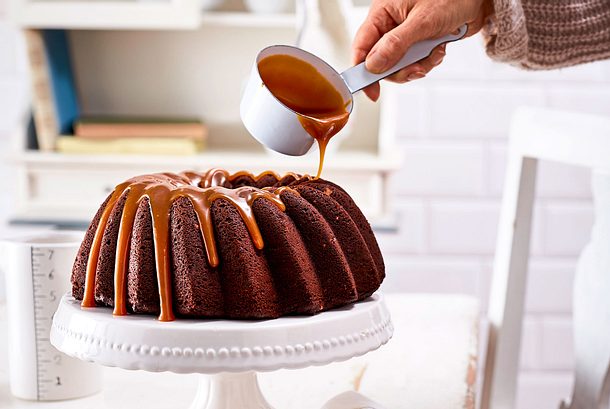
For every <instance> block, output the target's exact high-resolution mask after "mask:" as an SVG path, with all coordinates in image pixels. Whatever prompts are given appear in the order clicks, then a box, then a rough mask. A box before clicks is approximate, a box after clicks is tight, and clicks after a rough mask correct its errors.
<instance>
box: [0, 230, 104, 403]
mask: <svg viewBox="0 0 610 409" xmlns="http://www.w3.org/2000/svg"><path fill="white" fill-rule="evenodd" d="M82 238H83V233H80V232H46V233H44V234H41V235H35V236H27V237H20V238H15V239H10V240H4V241H2V242H0V263H1V264H0V267H1V268H2V270H3V271H4V274H5V276H6V306H7V316H8V343H9V345H8V347H9V380H10V387H11V393H12V394H13V395H14V396H16V397H18V398H21V399H28V400H37V401H51V400H64V399H73V398H78V397H82V396H87V395H91V394H93V393H96V392H98V391H99V390H100V389H101V386H102V378H101V375H102V372H101V368H100V367H99V366H96V365H94V364H91V363H87V362H84V361H81V360H78V359H74V358H70V357H68V356H67V355H64V354H62V353H61V352H59V351H58V350H57V349H55V347H53V346H52V345H51V343H50V342H49V334H50V332H51V322H52V318H53V314H54V313H55V310H56V309H57V306H58V305H59V301H60V299H61V297H62V296H63V295H64V294H65V293H66V292H68V291H69V290H70V275H71V272H72V264H73V263H74V259H75V257H76V253H77V251H78V249H79V246H80V243H81V241H82Z"/></svg>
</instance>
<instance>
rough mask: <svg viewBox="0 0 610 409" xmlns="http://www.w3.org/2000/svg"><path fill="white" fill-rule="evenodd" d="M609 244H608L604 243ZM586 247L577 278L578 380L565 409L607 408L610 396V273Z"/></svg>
mask: <svg viewBox="0 0 610 409" xmlns="http://www.w3.org/2000/svg"><path fill="white" fill-rule="evenodd" d="M604 244H607V243H604ZM597 251H598V249H596V248H595V247H592V246H587V248H585V250H584V251H583V253H582V256H581V260H580V263H579V267H578V271H577V272H576V277H575V279H574V308H573V309H574V311H573V322H574V324H573V326H574V352H575V361H576V364H575V378H574V388H573V391H572V398H571V400H570V402H569V404H568V403H567V402H564V406H563V407H564V408H565V409H608V399H609V396H608V395H609V394H610V296H609V294H610V271H604V268H603V267H602V265H603V263H600V261H599V257H598V254H596V252H597Z"/></svg>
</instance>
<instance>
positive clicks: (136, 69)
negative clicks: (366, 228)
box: [9, 0, 400, 227]
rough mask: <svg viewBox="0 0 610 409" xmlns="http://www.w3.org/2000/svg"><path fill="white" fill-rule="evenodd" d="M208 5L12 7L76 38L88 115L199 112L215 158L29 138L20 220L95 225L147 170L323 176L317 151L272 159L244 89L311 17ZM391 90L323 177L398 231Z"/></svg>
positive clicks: (360, 99)
mask: <svg viewBox="0 0 610 409" xmlns="http://www.w3.org/2000/svg"><path fill="white" fill-rule="evenodd" d="M337 1H339V2H341V4H342V7H343V10H347V12H348V13H353V16H360V17H353V18H352V20H351V21H350V22H351V24H350V26H351V27H357V26H358V22H357V21H356V20H357V19H358V18H362V15H363V13H362V10H361V9H358V8H352V7H351V0H337ZM199 7H200V1H197V0H146V1H144V0H112V1H106V0H12V3H11V9H10V13H11V16H12V19H13V21H14V22H15V23H16V24H17V25H18V26H20V27H22V28H23V29H28V28H38V29H44V28H63V29H66V30H68V33H69V41H70V46H71V52H72V58H73V68H74V71H75V80H76V84H77V88H78V94H79V100H80V104H81V109H82V111H83V113H84V114H115V115H116V114H122V115H155V116H163V115H169V116H190V117H199V118H202V119H203V120H204V122H205V123H206V124H207V125H208V127H209V141H208V148H207V150H206V151H205V152H204V153H202V154H200V155H196V156H174V157H171V156H163V157H157V156H128V155H124V156H116V155H115V156H106V155H87V156H83V155H62V154H59V153H42V152H38V151H28V150H26V148H25V133H24V132H18V133H17V134H16V136H15V143H14V144H13V145H14V146H15V149H14V150H13V152H11V153H10V155H9V156H10V160H11V163H12V164H13V165H14V166H15V170H16V174H17V181H18V186H17V197H16V200H15V210H16V213H15V215H14V219H16V220H20V221H26V222H27V221H34V222H39V221H44V222H54V221H55V222H62V223H85V222H87V221H88V220H90V218H91V217H92V215H93V213H94V212H95V210H96V209H97V206H98V205H99V204H100V203H101V201H102V200H103V199H104V197H105V196H106V195H107V194H108V192H109V191H110V189H112V187H113V186H114V185H116V184H117V183H119V182H121V181H122V180H124V179H126V178H128V177H131V176H133V175H136V174H141V173H149V172H158V171H180V170H186V169H194V170H204V169H208V168H210V167H222V168H227V169H229V170H235V171H237V170H242V169H246V170H250V171H253V172H259V171H263V170H266V169H273V170H275V171H277V172H278V173H281V172H285V171H298V172H304V173H310V174H311V173H315V170H316V165H317V153H314V154H312V155H309V156H307V157H300V158H294V157H285V156H280V155H277V154H272V153H268V152H266V151H265V150H264V149H263V148H262V147H261V146H260V145H258V143H256V142H255V141H254V139H252V138H251V137H250V136H249V135H248V133H247V132H246V130H245V129H244V128H243V126H242V124H241V121H240V119H239V100H240V95H241V91H242V88H243V83H244V80H245V79H246V78H247V74H248V73H249V70H250V68H251V65H252V63H253V61H254V58H255V56H256V54H257V52H258V51H259V50H260V49H262V48H263V47H265V46H268V45H271V44H294V42H295V39H296V36H297V32H298V27H297V25H298V23H299V21H301V19H300V16H299V15H297V14H295V13H290V14H275V15H257V14H252V13H249V12H247V11H246V10H245V9H244V8H243V4H242V3H241V0H225V5H224V6H223V7H222V9H221V10H218V11H207V12H203V11H201V10H200V9H199ZM336 68H338V69H339V70H342V69H344V68H346V67H336ZM385 94H386V95H384V98H385V100H382V102H381V103H377V104H374V103H371V102H370V101H368V100H366V98H365V97H364V96H362V95H358V96H357V98H356V110H355V112H354V115H353V117H352V119H351V120H350V124H349V130H347V131H346V132H345V133H346V135H345V136H344V137H343V138H342V139H343V141H342V142H341V144H340V146H339V148H338V150H337V151H336V152H332V150H333V146H332V145H333V142H331V144H330V145H331V146H330V148H331V152H330V153H329V154H328V155H327V161H326V165H325V171H324V175H323V176H324V177H325V178H327V179H330V180H333V181H336V182H337V183H340V184H342V185H343V186H344V187H345V188H346V190H348V191H349V192H350V193H351V194H352V196H354V199H355V200H356V201H357V203H358V204H359V205H360V206H361V207H362V209H363V211H364V212H365V213H366V215H367V216H368V217H369V218H370V220H371V221H372V222H373V223H374V224H377V225H383V226H384V227H388V223H390V224H391V220H392V219H393V217H392V216H393V213H392V206H391V201H390V195H389V194H388V191H387V185H388V177H389V174H390V173H391V172H392V171H393V170H394V169H396V168H398V166H399V165H400V155H399V154H398V153H397V152H396V147H395V142H394V134H395V132H394V129H393V126H392V125H393V124H394V123H395V122H396V121H395V115H396V113H395V112H394V111H393V110H392V109H386V108H389V107H391V106H392V104H391V103H388V102H390V101H391V99H392V95H391V92H386V93H385ZM384 101H385V102H384ZM386 103H387V105H385V104H386ZM336 145H338V143H337V144H336Z"/></svg>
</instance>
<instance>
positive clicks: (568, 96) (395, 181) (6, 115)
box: [0, 0, 610, 409]
mask: <svg viewBox="0 0 610 409" xmlns="http://www.w3.org/2000/svg"><path fill="white" fill-rule="evenodd" d="M53 3H54V2H53V1H51V0H48V1H42V0H40V1H27V0H14V1H13V2H12V4H11V9H10V11H11V13H9V2H8V0H0V192H1V194H0V223H1V224H0V226H2V227H0V229H3V230H4V233H7V232H10V231H12V230H15V229H21V228H24V227H26V228H27V226H32V224H35V225H38V226H39V225H44V226H47V225H61V226H64V227H65V226H68V227H71V228H74V227H76V228H82V227H85V223H86V222H87V221H88V219H89V218H90V217H91V216H92V215H93V212H94V211H95V209H96V208H97V206H98V205H99V203H101V201H102V200H103V197H104V196H105V195H106V194H107V193H108V191H109V190H110V189H111V188H112V187H113V186H114V185H115V184H116V183H118V182H120V181H121V180H123V179H125V178H126V177H129V176H131V175H133V174H135V173H144V172H149V171H165V170H182V169H185V168H191V169H207V168H209V167H212V166H220V167H226V168H229V169H231V170H239V169H249V170H253V171H262V170H264V169H267V168H273V169H275V170H277V171H280V172H281V171H288V170H297V171H302V172H308V173H312V172H314V171H315V166H316V164H317V163H316V161H317V153H315V152H314V153H312V154H311V155H309V156H308V157H306V158H285V157H279V156H277V155H273V154H271V153H269V152H266V151H264V150H263V149H262V148H261V147H260V146H258V145H257V143H256V142H254V141H253V140H252V139H251V138H250V137H249V136H248V135H247V133H246V131H245V130H244V129H242V128H241V125H240V122H239V115H238V112H239V111H238V106H239V95H240V91H241V89H242V86H243V81H244V78H246V76H247V74H248V72H249V70H250V67H251V65H252V62H253V61H254V58H255V56H256V53H257V51H258V50H259V49H261V48H263V47H264V46H266V45H271V44H278V43H286V44H295V43H297V42H298V44H299V45H301V46H302V47H304V48H306V49H309V50H310V51H312V52H314V53H316V54H319V55H321V56H323V57H324V58H325V59H327V60H328V61H329V62H330V63H331V64H333V65H334V66H335V67H336V68H337V69H338V70H342V69H345V68H347V67H348V66H349V45H350V41H351V37H352V36H353V33H354V30H356V29H357V27H358V25H359V23H360V21H361V19H362V18H363V16H364V14H365V13H366V6H367V2H366V1H362V2H355V3H354V4H352V3H353V2H351V1H350V2H346V1H334V0H333V1H328V2H326V1H320V2H318V1H309V0H307V1H305V2H302V3H299V4H298V5H296V6H295V4H294V2H292V1H284V2H282V1H277V2H268V3H267V2H263V1H258V2H257V1H256V0H253V1H246V2H245V3H242V2H241V1H237V0H227V1H225V2H223V1H205V2H204V3H205V4H203V5H202V4H201V2H200V1H181V2H163V1H161V0H159V1H155V0H149V1H128V0H124V1H118V2H113V3H112V4H113V6H110V5H108V6H105V2H104V1H103V0H100V1H89V2H86V1H85V2H79V1H76V0H75V1H73V2H61V3H59V2H58V3H57V4H53ZM165 3H168V4H169V5H168V4H165ZM108 4H111V3H108ZM172 4H173V5H172ZM96 7H97V8H96ZM122 7H124V8H122ZM202 7H204V8H206V9H207V10H206V11H204V12H203V13H200V12H198V11H197V10H199V9H200V8H202ZM257 7H258V9H257ZM261 7H262V8H265V7H271V8H274V7H275V9H273V10H262V11H261V10H260V8H261ZM303 10H305V13H303ZM304 14H305V15H307V18H306V19H303V18H302V16H303V15H304ZM41 29H57V30H56V31H53V32H52V34H54V36H52V37H49V36H45V35H44V33H45V31H47V32H48V30H41ZM301 29H302V30H301ZM26 31H27V32H26ZM299 32H301V36H300V38H297V37H298V33H299ZM41 33H42V35H41ZM49 38H51V40H49ZM45 41H46V43H45ZM49 41H51V44H55V46H57V47H59V49H60V54H61V50H64V51H68V54H66V56H67V58H68V60H69V66H70V67H71V69H72V71H71V73H70V74H71V75H69V76H68V79H69V80H70V81H71V84H72V85H70V84H69V85H68V87H67V88H66V90H67V92H70V90H72V92H74V93H75V94H76V95H77V103H78V105H77V107H76V108H74V107H72V110H73V111H70V107H67V108H66V107H61V110H64V112H60V113H59V114H60V116H61V115H64V114H66V111H65V110H67V112H68V113H67V115H76V117H75V118H74V119H75V120H79V119H81V118H83V119H85V120H84V124H85V125H87V123H86V120H87V119H88V118H92V117H93V118H96V117H98V116H100V115H102V116H104V118H105V120H104V121H109V123H110V125H111V126H110V128H109V129H110V131H109V134H108V138H106V139H104V138H102V140H94V141H92V140H91V139H87V136H86V127H85V128H83V129H82V132H81V133H82V134H81V135H78V133H79V132H78V130H77V129H76V127H72V126H69V127H68V128H69V129H62V128H61V124H50V125H49V123H45V122H44V121H45V119H44V118H37V117H36V114H34V116H33V115H32V105H33V104H34V105H35V106H37V107H41V106H42V107H43V108H44V106H45V104H52V103H53V101H52V100H49V96H48V95H47V100H45V92H46V91H45V90H44V81H43V80H44V78H43V79H41V77H40V76H41V75H42V76H44V75H45V66H44V65H42V66H41V65H40V64H41V62H40V61H38V62H37V61H36V60H35V58H34V59H32V58H30V59H29V60H28V58H27V56H28V52H29V53H30V56H32V55H35V53H36V47H37V46H42V47H44V45H45V44H47V45H48V44H49ZM62 47H64V48H62ZM28 50H29V51H28ZM39 51H40V50H39ZM32 53H34V54H32ZM46 63H47V64H49V65H50V66H54V64H58V65H59V66H60V67H61V66H62V64H65V63H66V61H65V60H64V61H46ZM50 75H53V71H51V74H50ZM47 81H48V78H47ZM51 81H53V78H51ZM41 84H42V85H41ZM382 95H383V98H382V100H381V101H380V102H379V103H378V104H372V103H370V102H368V101H365V100H364V99H363V98H359V99H358V100H357V101H356V105H357V110H356V111H355V113H354V118H353V121H351V123H350V126H348V129H346V130H345V131H344V132H342V135H341V136H339V137H337V140H336V141H334V140H333V141H332V142H331V145H333V144H334V145H335V146H333V147H332V149H331V152H330V153H329V155H328V159H327V167H326V170H325V174H324V177H326V178H328V179H331V180H336V181H338V182H339V183H341V184H343V185H344V186H345V187H346V188H347V190H348V191H350V193H353V195H354V196H355V199H356V201H357V202H358V203H359V204H360V205H362V207H363V209H364V210H365V212H366V213H367V216H368V217H369V218H370V220H371V221H372V223H373V225H374V227H375V229H376V230H377V232H378V234H377V237H378V238H379V240H380V244H381V247H382V251H383V253H384V256H385V260H386V264H387V266H388V268H387V270H388V275H387V279H386V282H385V283H384V289H385V291H387V292H443V293H466V294H471V295H474V296H476V297H478V298H479V299H480V301H481V303H482V308H483V310H485V308H486V303H487V296H488V287H489V277H490V273H491V268H492V260H493V252H494V249H495V241H496V225H497V221H498V216H499V207H500V198H501V194H502V188H503V177H504V168H505V154H506V137H507V134H508V129H509V128H508V127H509V122H510V118H511V115H512V113H513V112H514V111H515V109H516V108H517V107H519V106H524V105H528V106H547V107H556V108H563V109H567V110H571V111H579V112H590V113H597V114H601V115H610V62H602V63H593V64H587V65H583V66H579V67H575V68H570V69H564V70H558V71H552V72H525V71H520V70H518V69H515V68H513V67H509V66H505V65H500V64H496V63H493V62H492V61H491V60H489V59H488V58H487V57H486V55H485V52H484V49H483V40H482V38H480V36H475V37H473V38H469V39H466V40H463V41H460V42H458V43H455V44H451V45H449V46H448V47H447V56H446V58H445V61H444V63H443V64H442V65H441V66H440V67H438V68H437V69H435V70H434V71H433V72H432V73H431V74H429V76H428V77H427V78H425V79H422V80H418V81H415V82H413V83H409V84H405V85H402V86H390V85H389V84H384V85H383V91H382ZM36 104H38V105H36ZM51 108H53V106H51ZM74 109H76V111H74ZM58 111H60V109H58ZM56 114H57V112H56ZM124 115H128V116H131V117H138V118H140V117H142V116H144V117H147V118H149V117H150V118H155V120H157V122H158V121H159V118H161V119H160V121H167V122H170V123H178V124H182V125H184V124H186V123H187V122H189V121H191V122H192V121H195V123H196V124H197V125H198V126H200V128H197V129H198V131H197V132H198V133H197V132H196V133H197V135H196V136H193V137H192V138H191V139H189V138H183V139H180V142H179V143H175V141H159V140H156V139H155V140H154V141H152V142H151V143H150V144H147V145H148V146H147V147H146V148H143V147H142V144H141V143H140V144H139V143H134V142H133V141H131V140H127V141H122V142H118V143H117V139H120V138H117V135H113V134H112V132H113V128H112V125H120V121H119V120H118V117H119V116H124ZM56 120H57V118H56ZM92 121H93V120H92ZM59 122H61V121H59ZM28 124H30V126H28ZM31 124H34V125H35V128H36V130H37V132H36V134H35V135H34V134H33V133H32V126H31ZM148 125H150V123H144V124H142V126H143V127H144V128H143V129H146V126H148ZM41 126H46V127H49V126H50V128H51V129H50V131H51V132H50V134H51V140H50V141H49V138H48V132H46V133H44V132H43V133H42V135H41V132H40V129H41V128H40V127H41ZM54 126H55V128H53V127H54ZM28 128H29V129H28ZM53 131H55V132H53ZM45 138H46V139H45ZM79 138H80V139H79ZM193 138H195V139H197V143H194V144H192V143H191V142H192V140H193ZM189 141H190V142H189ZM200 142H201V143H200ZM335 142H336V143H335ZM164 143H165V144H164ZM145 145H146V143H145ZM150 146H153V148H150ZM139 149H143V150H147V151H146V152H144V151H143V152H139V151H138V150H139ZM168 151H169V152H174V153H173V154H171V155H168V154H164V153H167V152H168ZM589 185H590V175H589V174H588V172H586V171H584V170H582V169H579V168H573V167H567V166H560V165H554V164H549V163H543V164H542V165H541V176H540V178H539V180H538V199H537V201H536V208H535V214H534V228H533V242H532V257H531V266H530V272H531V273H530V278H529V284H528V294H527V307H526V308H527V318H526V320H525V327H524V334H523V343H522V357H521V373H520V379H519V398H518V402H519V403H518V409H539V408H543V407H554V406H555V404H556V402H557V399H558V397H559V396H567V395H568V393H569V391H570V388H571V383H572V377H571V370H572V365H573V358H572V341H571V339H572V338H571V312H570V310H571V290H572V279H573V274H574V268H575V264H576V261H577V257H578V255H579V253H580V251H581V250H582V248H583V246H584V245H585V244H586V242H587V241H588V238H589V235H590V230H591V224H592V219H593V214H592V203H591V192H590V186H589ZM9 222H10V224H9ZM3 285H4V281H3V279H2V278H1V277H0V302H1V301H2V300H3V299H4V289H3Z"/></svg>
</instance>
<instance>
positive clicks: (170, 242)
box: [72, 169, 385, 321]
mask: <svg viewBox="0 0 610 409" xmlns="http://www.w3.org/2000/svg"><path fill="white" fill-rule="evenodd" d="M384 276H385V267H384V263H383V258H382V256H381V252H380V251H379V247H378V245H377V241H376V240H375V236H374V235H373V232H372V230H371V227H370V225H369V223H368V222H367V220H366V219H365V217H364V215H363V214H362V212H361V211H360V209H359V208H358V207H357V206H356V204H355V203H354V201H353V200H352V198H351V197H350V196H349V195H348V194H347V193H346V192H345V191H344V190H343V189H342V188H341V187H339V186H337V185H335V184H333V183H331V182H328V181H325V180H322V179H312V178H311V177H308V176H306V177H301V176H299V175H296V174H287V175H285V176H283V177H281V178H280V177H279V176H278V175H276V174H275V173H273V172H270V171H269V172H264V173H262V174H260V175H258V176H254V175H252V174H250V173H248V172H238V173H234V174H230V173H228V172H227V171H225V170H221V169H212V170H210V171H208V172H206V173H195V172H184V173H180V174H174V173H159V174H153V175H145V176H138V177H135V178H132V179H129V180H128V181H126V182H124V183H122V184H120V185H118V186H117V187H116V188H115V190H114V191H113V192H112V193H111V194H110V196H109V197H108V198H107V199H106V201H105V202H104V203H103V204H102V205H101V207H100V209H99V210H98V212H97V214H96V215H95V217H94V219H93V221H92V222H91V225H90V226H89V229H88V230H87V233H86V235H85V238H84V240H83V243H82V245H81V247H80V250H79V252H78V254H77V257H76V261H75V263H74V268H73V271H72V294H73V296H74V297H75V298H76V299H78V300H82V305H83V307H95V306H107V307H113V308H114V314H115V315H125V314H127V313H128V312H130V313H134V314H158V315H159V319H160V320H161V321H171V320H173V319H174V316H175V315H177V316H181V317H224V318H236V319H260V318H277V317H279V316H282V315H287V314H316V313H318V312H320V311H324V310H327V309H330V308H334V307H338V306H342V305H346V304H348V303H351V302H354V301H357V300H362V299H364V298H366V297H368V296H370V295H371V294H372V293H373V292H374V291H375V290H377V288H379V286H380V284H381V282H382V280H383V278H384Z"/></svg>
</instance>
